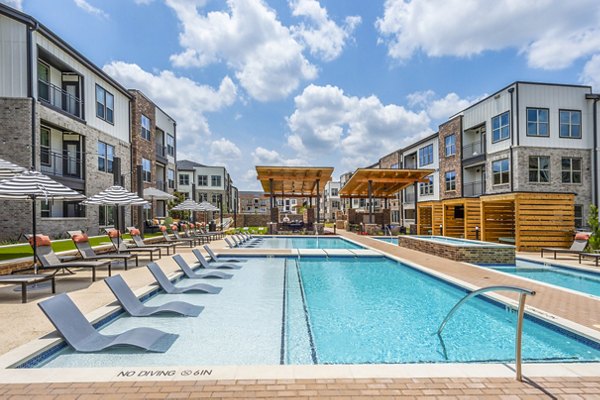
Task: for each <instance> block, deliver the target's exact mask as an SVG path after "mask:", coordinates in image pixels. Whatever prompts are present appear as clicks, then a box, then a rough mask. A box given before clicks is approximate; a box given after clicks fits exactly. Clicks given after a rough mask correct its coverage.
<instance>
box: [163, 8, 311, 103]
mask: <svg viewBox="0 0 600 400" xmlns="http://www.w3.org/2000/svg"><path fill="white" fill-rule="evenodd" d="M203 3H204V2H203V1H199V2H196V3H193V2H189V1H186V0H167V5H169V6H170V7H171V8H173V10H174V11H175V13H176V14H177V17H178V18H179V20H180V22H181V25H182V27H183V31H182V32H181V33H180V35H179V42H180V44H181V46H182V47H183V48H184V50H183V52H181V53H179V54H175V55H173V56H171V62H172V63H173V65H175V66H178V67H203V66H206V65H209V64H212V63H217V62H223V63H226V64H227V65H228V66H229V67H230V68H232V69H233V70H234V71H235V76H236V78H237V79H238V80H239V81H240V85H241V86H242V87H243V88H244V89H245V90H246V91H247V92H248V93H249V94H250V96H252V97H253V98H255V99H257V100H259V101H268V100H274V99H280V98H284V97H285V96H287V95H288V94H290V93H291V92H292V91H294V90H295V89H296V88H297V87H298V85H299V84H300V82H301V81H303V80H310V79H313V78H315V77H316V75H317V69H316V67H315V66H314V65H312V64H311V63H310V62H309V61H308V60H307V59H306V58H305V57H304V56H303V54H302V50H303V47H302V45H301V44H300V43H298V42H297V41H296V40H294V38H293V37H292V35H291V32H290V30H289V29H288V28H287V27H285V26H283V25H282V24H281V22H280V21H279V20H278V19H277V15H276V14H275V12H274V11H273V10H272V9H270V8H269V7H268V6H267V5H266V4H265V3H263V2H262V1H260V0H228V1H227V5H228V10H227V11H212V12H209V13H207V14H206V15H203V14H200V13H199V9H198V7H201V6H202V5H203Z"/></svg>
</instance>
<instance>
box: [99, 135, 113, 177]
mask: <svg viewBox="0 0 600 400" xmlns="http://www.w3.org/2000/svg"><path fill="white" fill-rule="evenodd" d="M114 159H115V146H111V145H110V144H106V143H104V142H100V141H98V171H103V172H108V173H110V174H112V172H113V160H114Z"/></svg>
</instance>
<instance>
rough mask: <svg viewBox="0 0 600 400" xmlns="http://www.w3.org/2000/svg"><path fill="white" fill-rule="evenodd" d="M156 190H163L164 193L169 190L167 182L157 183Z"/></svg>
mask: <svg viewBox="0 0 600 400" xmlns="http://www.w3.org/2000/svg"><path fill="white" fill-rule="evenodd" d="M156 188H157V189H159V190H162V191H163V192H164V191H166V190H167V187H166V185H165V181H156Z"/></svg>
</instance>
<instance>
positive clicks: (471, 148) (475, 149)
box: [463, 141, 485, 159]
mask: <svg viewBox="0 0 600 400" xmlns="http://www.w3.org/2000/svg"><path fill="white" fill-rule="evenodd" d="M484 153H485V145H484V143H483V142H481V141H478V142H473V143H469V144H466V145H464V146H463V159H466V158H471V157H475V156H479V155H482V154H484Z"/></svg>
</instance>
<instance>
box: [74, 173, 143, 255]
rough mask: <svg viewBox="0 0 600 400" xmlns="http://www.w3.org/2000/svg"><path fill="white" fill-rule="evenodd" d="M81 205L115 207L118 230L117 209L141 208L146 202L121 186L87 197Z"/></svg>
mask: <svg viewBox="0 0 600 400" xmlns="http://www.w3.org/2000/svg"><path fill="white" fill-rule="evenodd" d="M81 203H82V204H91V205H106V206H114V207H117V224H116V225H117V230H118V229H119V227H120V225H119V214H120V213H119V207H120V206H128V205H132V206H143V205H145V204H148V202H147V201H146V200H144V199H142V198H141V197H138V195H136V194H135V193H132V192H129V191H128V190H126V189H125V188H124V187H123V186H116V185H115V186H111V187H109V188H108V189H106V190H104V191H102V192H100V193H98V194H95V195H93V196H92V197H89V198H88V199H87V200H85V201H82V202H81ZM119 240H120V235H119V236H117V253H118V252H119V246H120V243H119Z"/></svg>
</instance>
